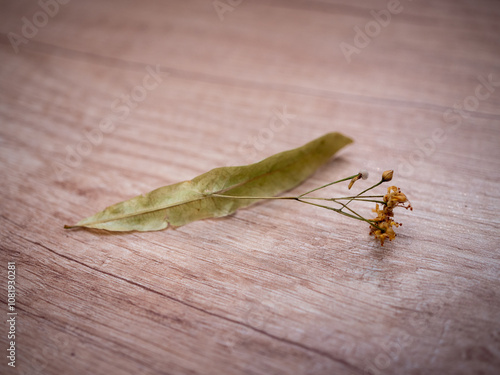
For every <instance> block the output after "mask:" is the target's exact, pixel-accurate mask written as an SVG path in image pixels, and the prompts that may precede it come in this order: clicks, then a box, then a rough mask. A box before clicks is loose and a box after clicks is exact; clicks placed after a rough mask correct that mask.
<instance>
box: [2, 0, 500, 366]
mask: <svg viewBox="0 0 500 375" xmlns="http://www.w3.org/2000/svg"><path fill="white" fill-rule="evenodd" d="M49 3H50V4H52V8H47V9H48V10H49V11H50V12H51V14H52V15H50V16H46V18H44V16H43V14H42V13H40V12H44V11H43V9H42V8H41V6H40V5H39V4H38V3H37V2H35V1H31V2H29V1H16V2H14V1H1V2H0V9H1V11H0V20H1V23H0V32H1V34H2V35H1V38H0V40H1V43H0V61H1V65H0V121H1V123H0V124H1V125H0V163H1V171H2V179H1V183H0V187H1V189H0V202H1V218H0V242H1V244H0V247H1V252H0V262H1V263H0V269H1V272H0V275H1V278H2V280H3V281H2V282H1V283H2V285H6V280H7V262H9V261H15V262H16V265H17V279H16V281H17V300H16V307H17V311H18V323H17V332H16V346H17V357H16V368H11V367H9V366H7V358H5V356H2V358H1V359H0V369H1V371H0V372H1V373H2V374H363V373H371V374H445V373H446V374H497V373H498V371H499V369H500V297H499V294H498V293H499V292H498V291H499V287H500V282H499V276H500V253H499V245H498V242H499V241H498V240H499V235H498V229H499V219H498V217H499V216H498V209H499V208H500V207H499V206H500V202H499V199H500V193H499V188H498V183H499V182H500V178H499V177H500V176H499V170H500V163H499V157H500V151H499V150H500V148H499V141H500V131H499V126H500V48H499V44H498V43H499V40H500V3H499V2H497V1H486V0H483V1H451V0H449V1H448V0H447V1H445V0H441V1H423V0H419V1H404V0H401V2H400V4H399V7H397V8H396V12H393V13H388V12H389V11H388V9H392V10H394V9H393V8H392V7H393V6H394V2H393V1H378V0H377V1H356V2H353V1H347V0H345V1H341V0H339V1H300V0H292V1H267V2H266V1H249V0H246V1H242V2H238V1H229V0H224V1H221V2H217V1H215V2H213V1H211V0H206V1H201V0H200V1H183V2H166V1H142V2H131V1H85V2H83V1H70V2H68V3H67V4H59V5H58V6H57V7H55V6H53V4H55V3H54V2H49ZM214 4H215V5H216V6H217V7H218V8H217V9H219V12H222V11H223V10H225V13H224V14H220V16H219V14H218V13H217V10H216V8H215V7H214ZM221 4H222V5H221ZM223 4H225V5H223ZM371 11H376V12H377V14H380V15H381V16H380V17H384V16H385V17H386V18H385V19H387V18H388V17H387V14H390V15H391V18H390V20H388V21H387V22H384V20H383V19H382V20H381V21H379V22H382V23H384V26H381V25H380V23H375V22H376V21H375V17H374V16H373V13H372V12H371ZM398 11H399V12H398ZM23 17H26V18H25V19H24V20H23ZM34 18H35V19H34ZM33 21H35V22H36V23H37V24H38V25H39V27H36V26H35V27H36V28H37V32H36V35H32V34H33V33H34V31H33V30H29V28H27V27H25V28H24V30H23V24H25V23H26V22H33ZM377 25H378V26H377ZM358 28H359V29H358ZM357 30H366V32H368V33H370V34H371V35H372V36H371V37H369V36H368V37H365V38H364V39H363V37H361V36H357V37H356V40H355V36H356V34H357V33H359V31H357ZM23 31H24V33H23ZM30 31H31V34H30ZM12 33H14V34H16V35H17V37H16V36H13V35H14V34H12ZM13 38H14V39H13ZM15 38H17V39H15ZM21 38H25V39H21ZM12 41H14V45H15V46H13V43H12ZM17 43H20V44H19V45H17ZM356 43H357V44H356ZM348 44H349V45H350V46H351V47H347V45H348ZM356 46H357V47H356ZM342 48H344V49H345V48H351V49H352V48H358V49H357V50H356V52H354V53H352V54H351V55H349V56H348V58H346V56H345V54H344V53H343V52H342ZM348 60H350V61H348ZM148 67H149V68H148ZM148 69H153V71H155V70H158V71H159V73H154V74H153V73H151V71H150V70H148ZM488 80H490V81H491V83H487V84H484V83H482V82H488ZM144 85H146V86H147V88H144ZM141 87H142V88H141ZM127 95H129V96H130V95H133V97H132V99H130V98H129V99H127ZM134 97H135V99H134ZM136 99H137V100H136ZM127 100H129V104H126V101H127ZM464 107H465V109H464ZM118 108H121V110H119V109H118ZM277 112H278V113H283V112H284V113H286V114H287V117H286V121H275V120H274V119H275V117H276V116H277V115H276V113H277ZM113 115H115V117H116V115H119V116H120V118H119V119H116V118H115V119H114V121H112V122H108V123H107V124H106V123H105V121H106V119H109V118H110V116H113ZM100 126H101V127H100ZM106 126H107V127H106ZM103 129H104V130H106V131H105V132H104V131H103ZM329 131H342V132H344V133H345V134H347V135H349V136H351V137H352V138H354V139H355V143H354V144H353V145H352V146H350V147H348V148H346V149H345V150H342V151H341V152H340V153H339V154H338V156H337V157H335V158H334V159H333V160H332V162H331V163H329V164H328V165H326V166H325V167H324V168H322V169H321V170H320V171H318V173H317V174H315V175H314V176H313V177H312V178H311V179H310V180H308V181H307V182H306V183H304V184H303V185H302V187H300V188H297V189H295V190H294V191H296V192H297V193H298V192H301V191H304V190H306V189H310V188H313V187H315V186H319V185H320V184H324V183H327V182H329V181H332V180H333V179H337V178H340V177H344V176H347V175H350V174H353V173H356V172H357V171H358V170H359V169H361V168H364V169H367V170H369V171H370V173H371V179H370V180H369V181H362V182H359V183H357V185H358V186H357V188H358V189H359V188H363V187H366V186H368V184H369V183H371V182H374V181H376V179H377V178H378V175H379V174H380V173H381V172H382V171H383V170H385V169H394V170H395V178H394V183H395V184H397V185H398V186H401V187H402V189H403V191H404V192H405V193H406V194H407V195H408V196H409V197H410V199H411V201H412V204H413V206H414V211H413V212H411V213H410V212H406V211H404V210H403V212H400V213H399V214H397V215H398V217H397V218H398V219H399V221H402V222H404V225H403V227H401V228H399V230H398V237H397V239H396V240H395V241H394V242H392V243H388V244H387V245H386V246H384V248H381V247H380V246H379V245H378V244H377V243H376V242H375V241H374V240H373V239H372V238H370V237H369V236H368V228H367V226H366V225H363V224H360V223H359V222H353V221H349V220H348V219H346V218H344V217H341V216H339V215H335V214H334V213H331V212H328V211H326V210H325V211H323V210H319V209H316V208H314V207H306V206H301V205H299V204H297V203H295V202H279V201H272V202H265V203H263V204H259V205H257V206H254V207H252V208H250V209H246V210H242V211H240V212H238V213H236V214H235V215H233V216H231V217H228V218H224V219H217V220H205V221H200V222H196V223H192V224H189V225H187V226H184V227H181V228H179V229H177V230H166V231H161V232H152V233H130V234H107V233H101V232H97V231H84V230H80V231H65V230H64V229H63V225H64V224H71V223H74V222H75V221H77V220H79V219H80V218H82V217H85V216H89V215H91V214H93V213H95V212H97V211H98V210H101V209H102V208H104V207H106V206H107V205H109V204H112V203H115V202H117V201H120V200H123V199H127V198H130V197H132V196H135V195H137V194H140V193H145V192H148V191H150V190H152V189H154V188H156V187H159V186H163V185H167V184H170V183H174V182H178V181H181V180H185V179H190V178H192V177H194V176H196V175H198V174H200V173H202V172H205V171H207V170H209V169H211V168H214V167H218V166H223V165H230V164H236V165H237V164H247V163H251V162H254V161H258V160H260V159H262V158H264V157H266V156H269V155H271V154H273V153H276V152H279V151H283V150H286V149H289V148H293V147H297V146H299V145H301V144H303V143H305V142H306V141H308V140H311V139H313V138H315V137H317V136H320V135H322V134H324V133H326V132H329ZM89 139H91V141H92V142H90V141H89ZM381 191H382V190H381ZM339 192H343V190H342V189H341V188H336V189H332V190H331V193H332V194H337V193H339ZM370 208H371V207H365V208H361V209H360V210H361V212H363V213H364V214H366V215H370V214H371V213H370ZM2 290H3V292H1V293H0V301H1V302H2V304H1V305H0V306H1V309H0V310H1V311H0V314H1V315H2V316H1V319H2V321H4V322H5V324H4V325H2V327H3V328H2V330H1V334H0V337H1V338H0V343H1V345H0V346H1V350H2V352H4V353H5V352H6V349H7V347H8V346H7V344H8V340H7V329H8V325H7V323H6V320H7V306H6V304H7V291H6V288H2Z"/></svg>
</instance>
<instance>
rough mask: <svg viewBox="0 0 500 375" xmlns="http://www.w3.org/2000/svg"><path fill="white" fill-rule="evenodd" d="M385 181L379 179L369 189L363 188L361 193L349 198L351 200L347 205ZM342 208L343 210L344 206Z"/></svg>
mask: <svg viewBox="0 0 500 375" xmlns="http://www.w3.org/2000/svg"><path fill="white" fill-rule="evenodd" d="M383 182H384V180H380V181H379V182H377V183H376V184H375V185H373V186H371V187H369V188H368V189H365V190H363V191H362V192H361V193H359V194H358V195H355V196H354V197H353V198H351V199H350V200H349V202H347V203H346V206H347V205H348V204H349V203H351V202H352V201H353V200H354V199H355V198H358V197H359V196H360V195H363V194H364V193H366V192H367V191H370V190H372V189H374V188H376V187H377V186H379V185H380V184H382V183H383ZM341 210H342V208H341Z"/></svg>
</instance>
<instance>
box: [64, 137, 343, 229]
mask: <svg viewBox="0 0 500 375" xmlns="http://www.w3.org/2000/svg"><path fill="white" fill-rule="evenodd" d="M351 142H352V140H351V139H350V138H348V137H346V136H344V135H342V134H340V133H328V134H326V135H324V136H322V137H320V138H317V139H315V140H313V141H311V142H309V143H307V144H306V145H304V146H302V147H299V148H296V149H293V150H289V151H284V152H281V153H279V154H276V155H273V156H270V157H269V158H267V159H264V160H262V161H260V162H258V163H255V164H250V165H245V166H240V167H222V168H215V169H212V170H211V171H209V172H207V173H204V174H202V175H200V176H198V177H196V178H194V179H193V180H190V181H184V182H180V183H177V184H173V185H168V186H164V187H161V188H159V189H156V190H153V191H152V192H150V193H148V194H146V195H139V196H137V197H135V198H132V199H130V200H127V201H124V202H120V203H117V204H114V205H112V206H110V207H108V208H106V209H105V210H103V211H101V212H99V213H97V214H95V215H94V216H91V217H88V218H86V219H83V220H82V221H80V222H79V223H77V224H76V225H75V226H72V227H86V228H99V229H106V230H109V231H131V230H137V231H153V230H160V229H165V228H166V227H167V226H168V225H169V224H170V225H171V226H176V227H178V226H181V225H184V224H187V223H190V222H192V221H195V220H200V219H206V218H210V217H221V216H226V215H229V214H231V213H233V212H234V211H236V210H237V209H238V208H241V207H246V206H249V205H251V204H253V203H255V202H257V201H258V199H232V198H222V197H215V196H213V195H214V194H223V195H230V196H251V197H259V196H260V197H261V196H275V195H277V194H279V193H281V192H284V191H286V190H289V189H292V188H293V187H295V186H297V185H298V184H300V183H301V182H302V181H304V180H305V179H306V178H308V177H309V176H310V175H311V174H312V173H314V171H316V169H317V168H318V167H319V166H321V165H322V164H324V163H325V162H326V161H328V159H329V158H330V157H331V156H332V155H333V154H335V153H336V152H337V151H338V150H339V149H341V148H342V147H344V146H345V145H347V144H349V143H351ZM72 227H71V226H70V227H68V226H66V228H72Z"/></svg>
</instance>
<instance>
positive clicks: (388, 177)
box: [382, 170, 394, 182]
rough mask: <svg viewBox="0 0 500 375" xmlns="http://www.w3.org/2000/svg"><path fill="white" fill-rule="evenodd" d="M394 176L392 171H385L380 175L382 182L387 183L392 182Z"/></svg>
mask: <svg viewBox="0 0 500 375" xmlns="http://www.w3.org/2000/svg"><path fill="white" fill-rule="evenodd" d="M393 174H394V171H393V170H389V171H385V172H384V173H382V181H384V182H387V181H391V180H392V175H393Z"/></svg>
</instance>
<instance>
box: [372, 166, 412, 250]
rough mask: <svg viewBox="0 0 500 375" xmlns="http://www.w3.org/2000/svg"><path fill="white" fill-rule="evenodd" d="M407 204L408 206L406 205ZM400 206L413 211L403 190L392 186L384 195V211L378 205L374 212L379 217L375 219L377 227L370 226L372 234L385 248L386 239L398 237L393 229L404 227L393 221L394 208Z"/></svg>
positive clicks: (390, 239)
mask: <svg viewBox="0 0 500 375" xmlns="http://www.w3.org/2000/svg"><path fill="white" fill-rule="evenodd" d="M391 172H392V171H391ZM391 178H392V174H391ZM405 203H407V204H406V205H405ZM398 206H400V207H404V208H406V209H410V210H413V208H412V206H411V204H410V202H409V201H408V198H406V195H404V194H403V193H402V192H401V189H399V188H398V187H396V186H391V187H389V188H387V194H386V195H384V204H383V207H382V209H380V206H379V204H378V203H377V204H376V206H375V209H374V210H373V212H375V213H376V214H377V217H376V218H375V219H373V221H374V222H375V223H376V226H373V225H372V226H370V234H371V235H373V236H375V238H378V239H379V240H380V244H381V245H382V246H384V241H385V240H386V239H389V241H392V240H393V239H394V238H395V237H396V233H395V232H394V229H393V227H396V228H397V227H399V226H400V225H403V224H401V223H397V222H395V221H394V220H393V217H394V208H395V207H398Z"/></svg>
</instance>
